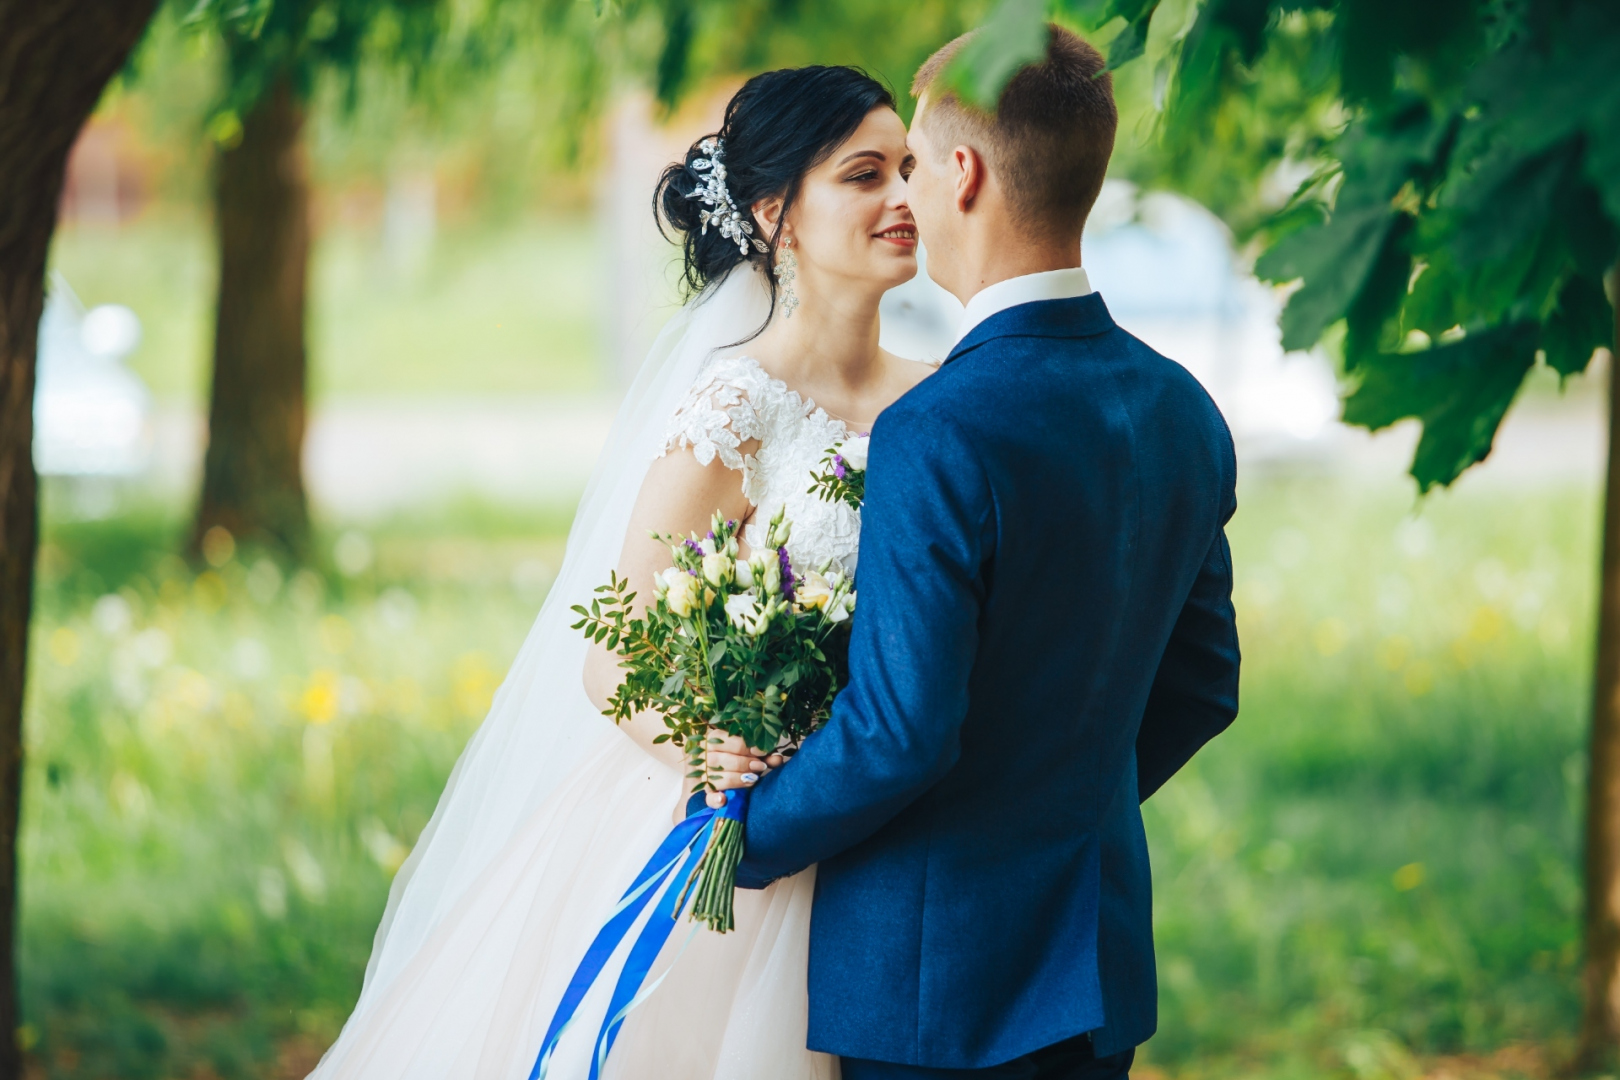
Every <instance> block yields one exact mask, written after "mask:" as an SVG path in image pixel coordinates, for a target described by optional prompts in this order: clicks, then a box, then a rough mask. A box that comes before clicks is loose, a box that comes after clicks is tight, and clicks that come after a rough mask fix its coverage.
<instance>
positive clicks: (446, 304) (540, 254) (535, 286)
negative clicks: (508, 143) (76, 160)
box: [51, 212, 607, 403]
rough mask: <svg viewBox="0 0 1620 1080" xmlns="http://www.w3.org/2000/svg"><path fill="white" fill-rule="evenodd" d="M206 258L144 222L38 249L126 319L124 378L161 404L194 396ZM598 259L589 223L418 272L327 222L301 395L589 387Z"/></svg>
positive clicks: (207, 327) (202, 386)
mask: <svg viewBox="0 0 1620 1080" xmlns="http://www.w3.org/2000/svg"><path fill="white" fill-rule="evenodd" d="M212 244H213V240H212V238H211V234H210V232H209V230H208V227H207V222H206V221H205V220H204V219H202V218H200V217H193V216H177V215H176V214H174V213H172V212H171V213H168V214H164V213H159V212H154V213H152V214H149V215H148V216H147V217H144V218H141V219H139V220H137V221H136V222H134V223H133V224H129V225H126V226H124V227H122V228H120V229H117V230H105V229H96V228H78V229H71V228H70V229H65V230H64V231H63V232H62V234H61V235H60V236H59V237H58V238H57V240H56V243H55V246H54V247H53V249H52V263H51V264H52V269H53V270H55V271H57V272H60V273H61V274H62V275H63V277H64V278H65V279H66V280H67V282H68V284H69V285H70V286H71V287H72V288H73V290H74V291H75V292H76V293H77V294H78V296H79V297H80V299H81V300H83V301H84V303H85V304H86V305H87V306H93V305H95V304H107V303H118V304H124V305H126V306H128V307H130V308H132V309H134V311H135V312H136V314H137V315H138V316H140V318H141V320H142V324H143V325H142V329H143V331H144V339H143V342H142V344H141V346H140V348H139V349H138V350H137V351H136V352H135V354H134V355H133V356H132V357H131V358H130V361H129V366H130V368H131V369H132V370H134V371H135V372H136V373H137V374H138V375H140V376H141V378H142V379H144V380H145V381H146V383H147V385H148V386H150V387H151V389H152V391H153V393H154V394H155V395H157V396H158V397H159V398H161V399H164V400H167V401H178V402H186V403H201V402H202V401H204V400H205V398H206V394H207V388H208V357H209V350H210V348H211V347H212V333H213V312H212V308H211V306H210V305H211V303H212V289H213V285H212V282H213V273H214V272H213V269H212V267H213V252H212V247H211V245H212ZM601 250H602V245H601V238H600V236H599V235H598V230H597V229H596V227H595V225H594V224H593V223H592V222H591V221H589V220H588V219H575V218H560V219H540V220H535V219H528V218H525V219H520V220H516V221H512V222H506V223H503V224H490V225H477V224H472V225H458V226H455V227H447V228H445V229H444V230H442V231H441V232H440V234H439V236H438V238H437V240H436V241H435V242H434V244H433V245H432V246H431V248H430V249H428V250H426V251H424V252H423V253H422V254H421V256H420V257H419V258H402V257H401V256H400V255H399V253H397V252H391V251H390V250H389V249H388V247H387V245H386V244H385V243H384V241H383V238H382V236H381V235H380V234H378V232H377V231H376V230H366V229H360V228H350V227H345V226H343V225H341V224H330V225H329V226H328V227H327V228H326V229H325V230H324V231H323V232H322V233H321V234H320V236H319V238H318V240H317V243H316V246H315V252H314V261H313V269H312V277H311V284H310V294H311V295H310V306H311V311H310V314H311V324H310V331H309V348H310V373H311V388H312V392H313V394H314V395H315V396H316V397H317V398H327V397H341V396H356V395H361V396H373V395H423V394H442V393H447V392H448V393H454V394H555V393H577V392H580V391H592V390H598V389H601V388H602V386H603V382H604V377H603V374H602V368H601V366H600V364H599V362H598V346H597V338H598V334H599V331H600V329H601V324H602V322H603V319H604V316H603V315H602V313H601V308H600V301H599V299H598V298H599V297H600V296H602V295H603V293H604V287H605V286H606V284H607V282H606V281H605V275H606V273H607V270H606V267H605V265H604V260H603V259H602V258H601Z"/></svg>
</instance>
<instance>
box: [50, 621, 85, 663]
mask: <svg viewBox="0 0 1620 1080" xmlns="http://www.w3.org/2000/svg"><path fill="white" fill-rule="evenodd" d="M45 647H46V649H47V650H49V652H50V654H51V659H52V660H55V661H56V662H57V663H58V664H61V665H62V666H63V667H72V666H73V665H74V663H75V662H77V661H78V659H79V635H78V634H75V633H74V632H73V631H72V630H71V629H69V628H68V627H66V626H58V627H57V628H56V629H55V630H53V631H51V636H50V638H49V639H47V641H46V645H45Z"/></svg>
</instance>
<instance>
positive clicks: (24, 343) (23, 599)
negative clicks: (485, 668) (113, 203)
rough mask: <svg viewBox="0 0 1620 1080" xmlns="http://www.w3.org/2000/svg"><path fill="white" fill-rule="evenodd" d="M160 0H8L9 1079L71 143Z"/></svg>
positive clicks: (2, 408)
mask: <svg viewBox="0 0 1620 1080" xmlns="http://www.w3.org/2000/svg"><path fill="white" fill-rule="evenodd" d="M156 6H157V0H50V2H49V3H41V2H40V0H0V1080H14V1078H16V1077H19V1076H21V1075H22V1060H21V1055H20V1054H19V1053H18V1050H17V1040H16V1038H15V1037H14V1034H13V1033H14V1032H16V1030H17V1026H18V1015H17V992H16V979H15V974H14V970H13V955H14V951H15V950H14V946H15V937H16V913H17V822H18V817H19V814H20V812H21V801H22V746H23V744H22V714H23V689H24V678H25V676H26V673H27V660H28V622H29V614H30V608H31V605H32V602H33V575H34V555H35V548H36V546H37V543H38V532H39V497H38V479H37V477H36V476H35V473H34V459H33V442H34V360H35V356H34V353H35V346H36V344H37V336H38V332H39V318H40V314H41V313H42V311H43V310H44V306H45V260H46V256H47V254H48V253H49V250H50V244H51V234H52V233H53V232H54V231H55V229H56V210H57V203H58V201H59V200H60V198H61V194H62V182H63V179H64V176H65V174H66V170H67V157H68V151H69V150H71V149H72V147H73V141H74V139H75V138H77V136H78V134H79V129H80V128H82V127H83V126H84V122H85V121H86V120H87V119H88V118H89V116H90V113H91V111H92V110H93V109H94V108H95V106H96V102H97V101H98V100H99V99H100V97H101V92H102V90H103V88H105V87H106V85H107V82H108V80H110V79H111V78H112V77H113V75H114V73H116V72H117V71H118V69H119V68H120V67H122V66H123V63H124V60H125V58H126V57H128V55H129V53H130V50H131V49H133V48H134V47H135V43H136V42H137V41H139V40H140V36H141V32H142V30H143V29H144V28H145V27H146V24H147V22H148V21H149V20H150V19H151V17H152V11H153V9H154V8H155V7H156Z"/></svg>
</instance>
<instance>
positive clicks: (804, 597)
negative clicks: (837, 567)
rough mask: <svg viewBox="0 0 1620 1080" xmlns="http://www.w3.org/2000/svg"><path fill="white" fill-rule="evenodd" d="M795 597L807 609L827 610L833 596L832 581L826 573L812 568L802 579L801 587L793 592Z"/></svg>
mask: <svg viewBox="0 0 1620 1080" xmlns="http://www.w3.org/2000/svg"><path fill="white" fill-rule="evenodd" d="M793 598H794V599H795V600H797V601H798V603H799V606H800V607H801V608H803V609H804V610H806V611H809V610H810V609H811V608H819V609H821V610H826V607H827V604H828V603H830V602H831V601H832V598H833V585H832V582H830V581H828V580H827V578H826V576H825V575H823V574H821V573H819V572H818V571H815V570H811V571H810V572H809V573H807V574H805V575H804V577H803V578H802V579H800V581H799V587H798V588H797V589H795V590H794V592H793Z"/></svg>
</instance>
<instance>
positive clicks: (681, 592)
mask: <svg viewBox="0 0 1620 1080" xmlns="http://www.w3.org/2000/svg"><path fill="white" fill-rule="evenodd" d="M702 600H703V583H702V582H701V581H699V580H698V579H697V578H695V577H693V576H692V575H691V574H686V573H683V574H681V575H680V576H679V577H676V578H675V579H674V580H672V581H670V582H669V589H668V591H666V592H665V593H664V603H665V604H668V605H669V610H671V611H673V612H674V613H675V614H676V615H679V616H680V617H681V618H683V619H684V618H686V617H687V616H688V615H690V614H692V612H693V611H694V610H696V609H697V606H698V604H699V603H701V602H702Z"/></svg>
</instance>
